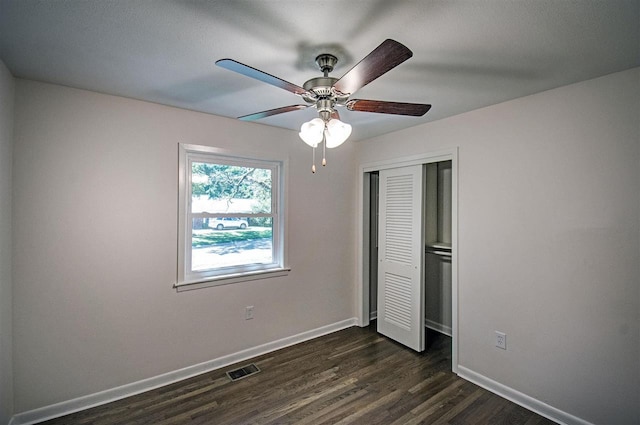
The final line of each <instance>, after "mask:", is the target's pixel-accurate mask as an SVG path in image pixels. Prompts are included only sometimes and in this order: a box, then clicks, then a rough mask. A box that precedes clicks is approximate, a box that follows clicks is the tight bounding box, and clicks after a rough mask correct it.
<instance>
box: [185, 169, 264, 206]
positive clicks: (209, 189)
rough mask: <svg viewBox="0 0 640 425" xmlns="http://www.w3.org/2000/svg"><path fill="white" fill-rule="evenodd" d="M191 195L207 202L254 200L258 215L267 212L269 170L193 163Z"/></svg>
mask: <svg viewBox="0 0 640 425" xmlns="http://www.w3.org/2000/svg"><path fill="white" fill-rule="evenodd" d="M191 171H192V173H193V176H194V178H193V181H194V183H193V185H192V189H191V190H192V193H193V195H208V196H209V198H210V199H216V200H218V199H222V200H225V199H226V200H231V199H255V200H256V201H257V203H258V205H259V206H260V207H263V206H269V207H268V209H266V210H265V209H260V212H264V211H270V210H271V208H270V206H271V170H268V169H265V168H248V167H239V166H235V165H223V164H210V163H204V162H194V163H193V165H192V170H191Z"/></svg>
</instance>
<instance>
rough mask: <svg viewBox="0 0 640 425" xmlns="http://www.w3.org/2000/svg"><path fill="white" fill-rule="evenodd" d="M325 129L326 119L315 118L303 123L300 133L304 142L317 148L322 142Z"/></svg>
mask: <svg viewBox="0 0 640 425" xmlns="http://www.w3.org/2000/svg"><path fill="white" fill-rule="evenodd" d="M323 131H324V121H322V120H321V119H320V118H314V119H312V120H311V121H308V122H305V123H304V124H302V127H300V133H299V135H300V138H301V139H302V141H303V142H305V143H306V144H307V145H309V146H311V147H312V148H315V147H316V146H318V144H319V143H320V142H322V133H323Z"/></svg>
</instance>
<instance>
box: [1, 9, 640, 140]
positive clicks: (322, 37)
mask: <svg viewBox="0 0 640 425" xmlns="http://www.w3.org/2000/svg"><path fill="white" fill-rule="evenodd" d="M639 28H640V1H638V0H527V1H525V0H438V1H427V0H424V1H391V0H335V1H332V0H323V1H314V0H304V1H302V0H298V1H293V0H273V1H267V0H244V1H243V0H236V1H193V0H173V1H172V0H164V1H161V0H120V1H116V0H66V1H62V0H49V1H45V0H0V59H2V61H3V62H4V63H5V65H6V66H7V67H8V68H9V70H10V71H11V72H12V74H13V75H14V76H15V77H19V78H27V79H33V80H38V81H45V82H51V83H55V84H62V85H65V86H71V87H78V88H83V89H88V90H93V91H97V92H102V93H108V94H114V95H119V96H126V97H130V98H135V99H142V100H147V101H150V102H156V103H161V104H165V105H172V106H177V107H181V108H186V109H191V110H196V111H202V112H207V113H211V114H216V115H223V116H227V117H237V116H241V115H246V114H250V113H253V112H258V111H262V110H266V109H272V108H277V107H281V106H286V105H292V104H299V103H302V102H301V101H300V99H299V98H298V97H297V96H296V95H294V94H292V93H289V92H287V91H285V90H282V89H279V88H276V87H274V86H270V85H267V84H265V83H261V82H259V81H256V80H253V79H251V78H247V77H245V76H242V75H239V74H236V73H233V72H231V71H228V70H226V69H223V68H219V67H216V66H214V62H215V61H216V60H217V59H221V58H232V59H235V60H237V61H239V62H242V63H245V64H247V65H250V66H252V67H254V68H258V69H260V70H262V71H265V72H267V73H269V74H272V75H275V76H278V77H280V78H282V79H284V80H287V81H290V82H292V83H294V84H297V85H302V84H303V83H304V81H306V80H308V79H309V78H312V77H316V76H320V75H321V73H320V72H319V71H318V70H317V69H316V67H315V64H314V59H315V56H316V55H317V54H320V53H325V52H327V53H333V54H335V55H336V56H338V58H339V60H340V62H339V63H338V65H337V67H336V69H335V70H334V72H333V73H332V74H331V75H332V76H334V77H340V76H341V75H342V74H344V73H345V72H346V71H347V70H348V69H350V68H351V67H352V66H353V65H355V64H356V63H357V62H358V61H359V60H360V59H362V58H363V57H364V56H366V55H367V54H368V53H369V52H370V51H371V50H373V49H374V48H375V47H376V46H378V45H379V44H380V43H381V42H382V41H383V40H384V39H386V38H392V39H395V40H397V41H399V42H401V43H403V44H405V45H406V46H407V47H409V48H410V49H411V50H412V51H413V58H411V59H409V60H408V61H406V62H404V63H403V64H401V65H399V66H398V67H397V68H395V69H393V70H391V71H390V72H388V73H387V74H385V75H383V76H381V77H380V78H378V79H377V80H375V81H373V82H372V83H370V84H369V85H368V86H366V87H364V88H362V89H361V90H360V91H358V92H357V93H356V94H355V95H354V96H352V98H363V99H376V100H389V101H398V102H416V103H430V104H432V105H433V107H432V109H431V111H429V112H428V113H427V114H426V115H425V116H424V117H421V118H414V117H403V116H394V115H384V114H375V113H366V112H352V111H344V110H340V114H341V116H342V119H343V121H346V122H348V123H350V124H352V125H353V127H354V130H353V135H352V137H351V138H352V140H359V139H365V138H369V137H372V136H376V135H379V134H383V133H387V132H390V131H394V130H397V129H401V128H406V127H410V126H414V125H417V124H420V123H424V122H428V121H433V120H437V119H441V118H444V117H447V116H451V115H456V114H460V113H462V112H466V111H470V110H473V109H476V108H480V107H484V106H487V105H492V104H496V103H499V102H503V101H506V100H509V99H514V98H518V97H521V96H525V95H528V94H532V93H536V92H540V91H543V90H548V89H552V88H555V87H559V86H562V85H566V84H570V83H573V82H577V81H582V80H586V79H590V78H594V77H598V76H601V75H605V74H609V73H612V72H617V71H622V70H625V69H628V68H632V67H637V66H640V29H639ZM315 115H316V113H315V110H313V109H307V110H301V111H295V112H289V113H286V114H281V115H277V116H273V117H269V118H265V119H262V120H260V121H258V122H260V123H263V124H269V125H275V126H279V127H285V128H290V129H296V130H297V129H299V127H300V124H301V123H302V122H304V121H307V120H308V119H311V118H313V117H314V116H315Z"/></svg>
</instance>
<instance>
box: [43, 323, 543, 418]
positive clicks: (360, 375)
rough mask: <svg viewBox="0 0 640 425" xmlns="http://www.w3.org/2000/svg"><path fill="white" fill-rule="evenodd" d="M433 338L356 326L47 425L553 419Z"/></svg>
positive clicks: (445, 342)
mask: <svg viewBox="0 0 640 425" xmlns="http://www.w3.org/2000/svg"><path fill="white" fill-rule="evenodd" d="M428 341H429V346H428V349H427V351H426V352H424V353H416V352H414V351H412V350H410V349H407V348H405V347H403V346H401V345H400V344H398V343H396V342H394V341H391V340H389V339H387V338H385V337H384V336H382V335H380V334H378V333H377V332H376V330H375V323H374V324H373V325H372V326H370V327H368V328H358V327H352V328H348V329H344V330H342V331H339V332H335V333H332V334H329V335H325V336H323V337H320V338H316V339H314V340H310V341H306V342H304V343H301V344H297V345H295V346H292V347H287V348H284V349H282V350H278V351H275V352H272V353H268V354H265V355H262V356H258V357H255V358H254V359H251V360H250V361H247V362H242V363H240V364H236V365H231V366H229V367H226V368H222V369H219V370H216V371H213V372H209V373H205V374H202V375H199V376H196V377H193V378H189V379H186V380H184V381H181V382H177V383H174V384H171V385H167V386H165V387H162V388H157V389H155V390H151V391H148V392H146V393H143V394H138V395H135V396H132V397H129V398H126V399H123V400H119V401H116V402H113V403H109V404H105V405H102V406H98V407H95V408H92V409H88V410H85V411H82V412H77V413H74V414H71V415H67V416H64V417H61V418H57V419H52V420H49V421H46V422H43V423H42V424H41V425H61V424H64V425H116V424H117V425H121V424H126V425H150V424H154V425H159V424H160V425H181V424H188V425H205V424H215V425H238V424H242V425H244V424H251V425H276V424H277V425H283V424H300V425H336V424H341V425H346V424H367V425H377V424H381V425H389V424H394V425H407V424H421V423H428V424H451V425H469V424H473V425H481V424H492V425H493V424H501V423H504V424H512V425H549V424H553V422H551V421H549V420H548V419H545V418H542V417H541V416H539V415H537V414H535V413H533V412H530V411H528V410H526V409H524V408H522V407H520V406H518V405H516V404H514V403H511V402H509V401H508V400H505V399H503V398H501V397H498V396H497V395H495V394H492V393H490V392H488V391H486V390H484V389H482V388H480V387H478V386H476V385H474V384H472V383H470V382H468V381H465V380H463V379H461V378H458V377H457V376H456V375H454V374H453V373H451V370H450V369H451V340H450V338H449V337H446V336H444V335H440V334H430V335H429V338H428ZM251 362H253V363H255V364H256V365H257V366H258V367H259V368H260V370H261V371H260V372H259V373H256V374H255V375H252V376H249V377H247V378H244V379H241V380H239V381H234V382H232V381H230V380H229V379H228V377H227V376H226V375H225V372H227V371H229V370H233V369H235V368H238V367H242V366H245V365H247V364H248V363H251Z"/></svg>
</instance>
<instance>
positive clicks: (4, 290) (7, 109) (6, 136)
mask: <svg viewBox="0 0 640 425" xmlns="http://www.w3.org/2000/svg"><path fill="white" fill-rule="evenodd" d="M14 85H15V84H14V80H13V77H12V76H11V73H9V70H8V69H7V68H6V67H5V65H4V63H2V61H0V424H5V423H8V422H9V419H10V418H11V416H12V414H13V366H12V351H13V344H12V333H13V330H12V318H11V316H12V302H11V300H12V283H11V207H12V202H11V199H12V197H11V191H12V184H11V181H12V179H11V171H12V159H13V158H12V157H13V108H14V91H15V88H14Z"/></svg>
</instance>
